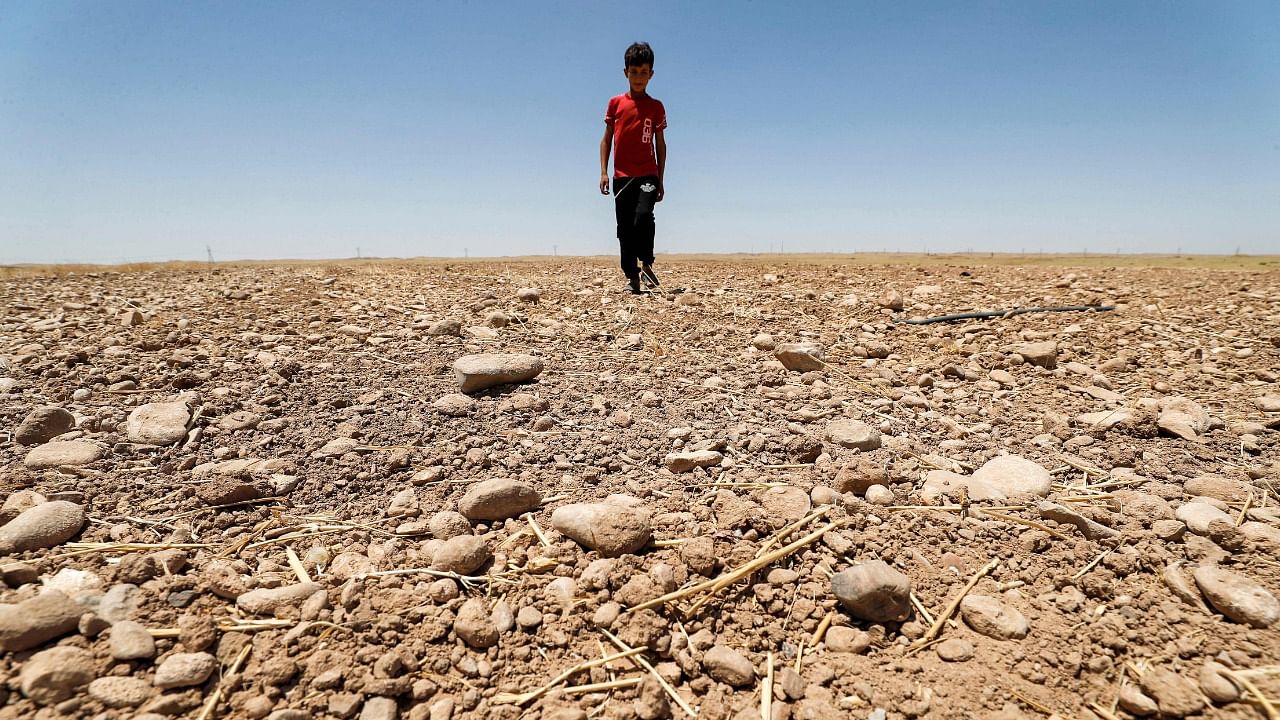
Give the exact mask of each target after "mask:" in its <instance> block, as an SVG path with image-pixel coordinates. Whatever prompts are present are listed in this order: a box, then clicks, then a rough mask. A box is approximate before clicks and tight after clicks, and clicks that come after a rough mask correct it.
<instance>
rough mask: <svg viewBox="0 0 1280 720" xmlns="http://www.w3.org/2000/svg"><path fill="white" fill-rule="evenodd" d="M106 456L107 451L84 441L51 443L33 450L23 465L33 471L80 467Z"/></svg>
mask: <svg viewBox="0 0 1280 720" xmlns="http://www.w3.org/2000/svg"><path fill="white" fill-rule="evenodd" d="M104 454H106V451H104V450H103V449H102V448H100V447H98V446H97V445H94V444H93V443H91V442H86V441H84V440H68V441H65V442H49V443H45V444H43V445H37V446H35V447H34V448H32V449H31V452H29V453H27V457H26V458H24V459H23V461H22V464H23V465H26V466H27V467H29V468H31V469H32V470H45V469H48V468H56V467H63V466H66V467H80V466H82V465H90V464H92V463H95V462H97V461H99V460H101V459H102V456H103V455H104Z"/></svg>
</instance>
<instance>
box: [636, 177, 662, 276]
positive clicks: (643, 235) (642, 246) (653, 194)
mask: <svg viewBox="0 0 1280 720" xmlns="http://www.w3.org/2000/svg"><path fill="white" fill-rule="evenodd" d="M636 182H638V183H639V192H637V193H636V195H637V197H636V201H635V219H634V220H633V226H634V227H635V231H636V234H635V238H636V241H635V250H636V257H638V258H640V262H642V263H644V264H645V265H649V264H652V263H653V235H654V231H655V226H654V221H653V206H654V204H655V203H657V201H658V178H656V177H643V178H636Z"/></svg>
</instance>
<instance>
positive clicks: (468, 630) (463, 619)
mask: <svg viewBox="0 0 1280 720" xmlns="http://www.w3.org/2000/svg"><path fill="white" fill-rule="evenodd" d="M453 632H454V633H455V634H456V635H457V636H458V638H459V639H461V640H462V641H463V642H465V643H466V644H467V645H469V646H471V647H473V648H476V649H477V650H483V649H485V648H488V647H492V646H494V645H497V644H498V627H497V625H495V624H494V622H493V619H492V617H491V616H490V614H489V610H488V608H487V607H486V605H485V602H484V600H481V599H480V598H471V599H469V600H467V601H466V602H465V603H463V604H462V607H461V608H459V609H458V615H457V617H456V618H454V621H453Z"/></svg>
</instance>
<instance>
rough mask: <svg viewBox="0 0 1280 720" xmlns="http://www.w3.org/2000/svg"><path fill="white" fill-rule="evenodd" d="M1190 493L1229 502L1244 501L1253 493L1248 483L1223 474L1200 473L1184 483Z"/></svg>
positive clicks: (1183, 487)
mask: <svg viewBox="0 0 1280 720" xmlns="http://www.w3.org/2000/svg"><path fill="white" fill-rule="evenodd" d="M1182 489H1183V490H1185V491H1186V492H1187V494H1188V495H1193V496H1202V497H1211V498H1214V499H1217V500H1221V501H1223V502H1227V503H1242V502H1244V501H1245V500H1247V499H1248V498H1249V496H1250V495H1251V494H1252V493H1251V491H1250V488H1249V485H1248V484H1247V483H1243V482H1241V481H1239V480H1232V479H1231V478H1225V477H1222V476H1221V475H1212V474H1209V475H1199V476H1197V477H1193V478H1191V479H1190V480H1188V481H1187V482H1186V483H1184V484H1183V486H1182Z"/></svg>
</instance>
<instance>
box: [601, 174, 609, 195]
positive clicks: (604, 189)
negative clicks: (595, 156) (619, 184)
mask: <svg viewBox="0 0 1280 720" xmlns="http://www.w3.org/2000/svg"><path fill="white" fill-rule="evenodd" d="M600 194H601V195H608V194H609V175H608V174H607V173H600Z"/></svg>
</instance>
